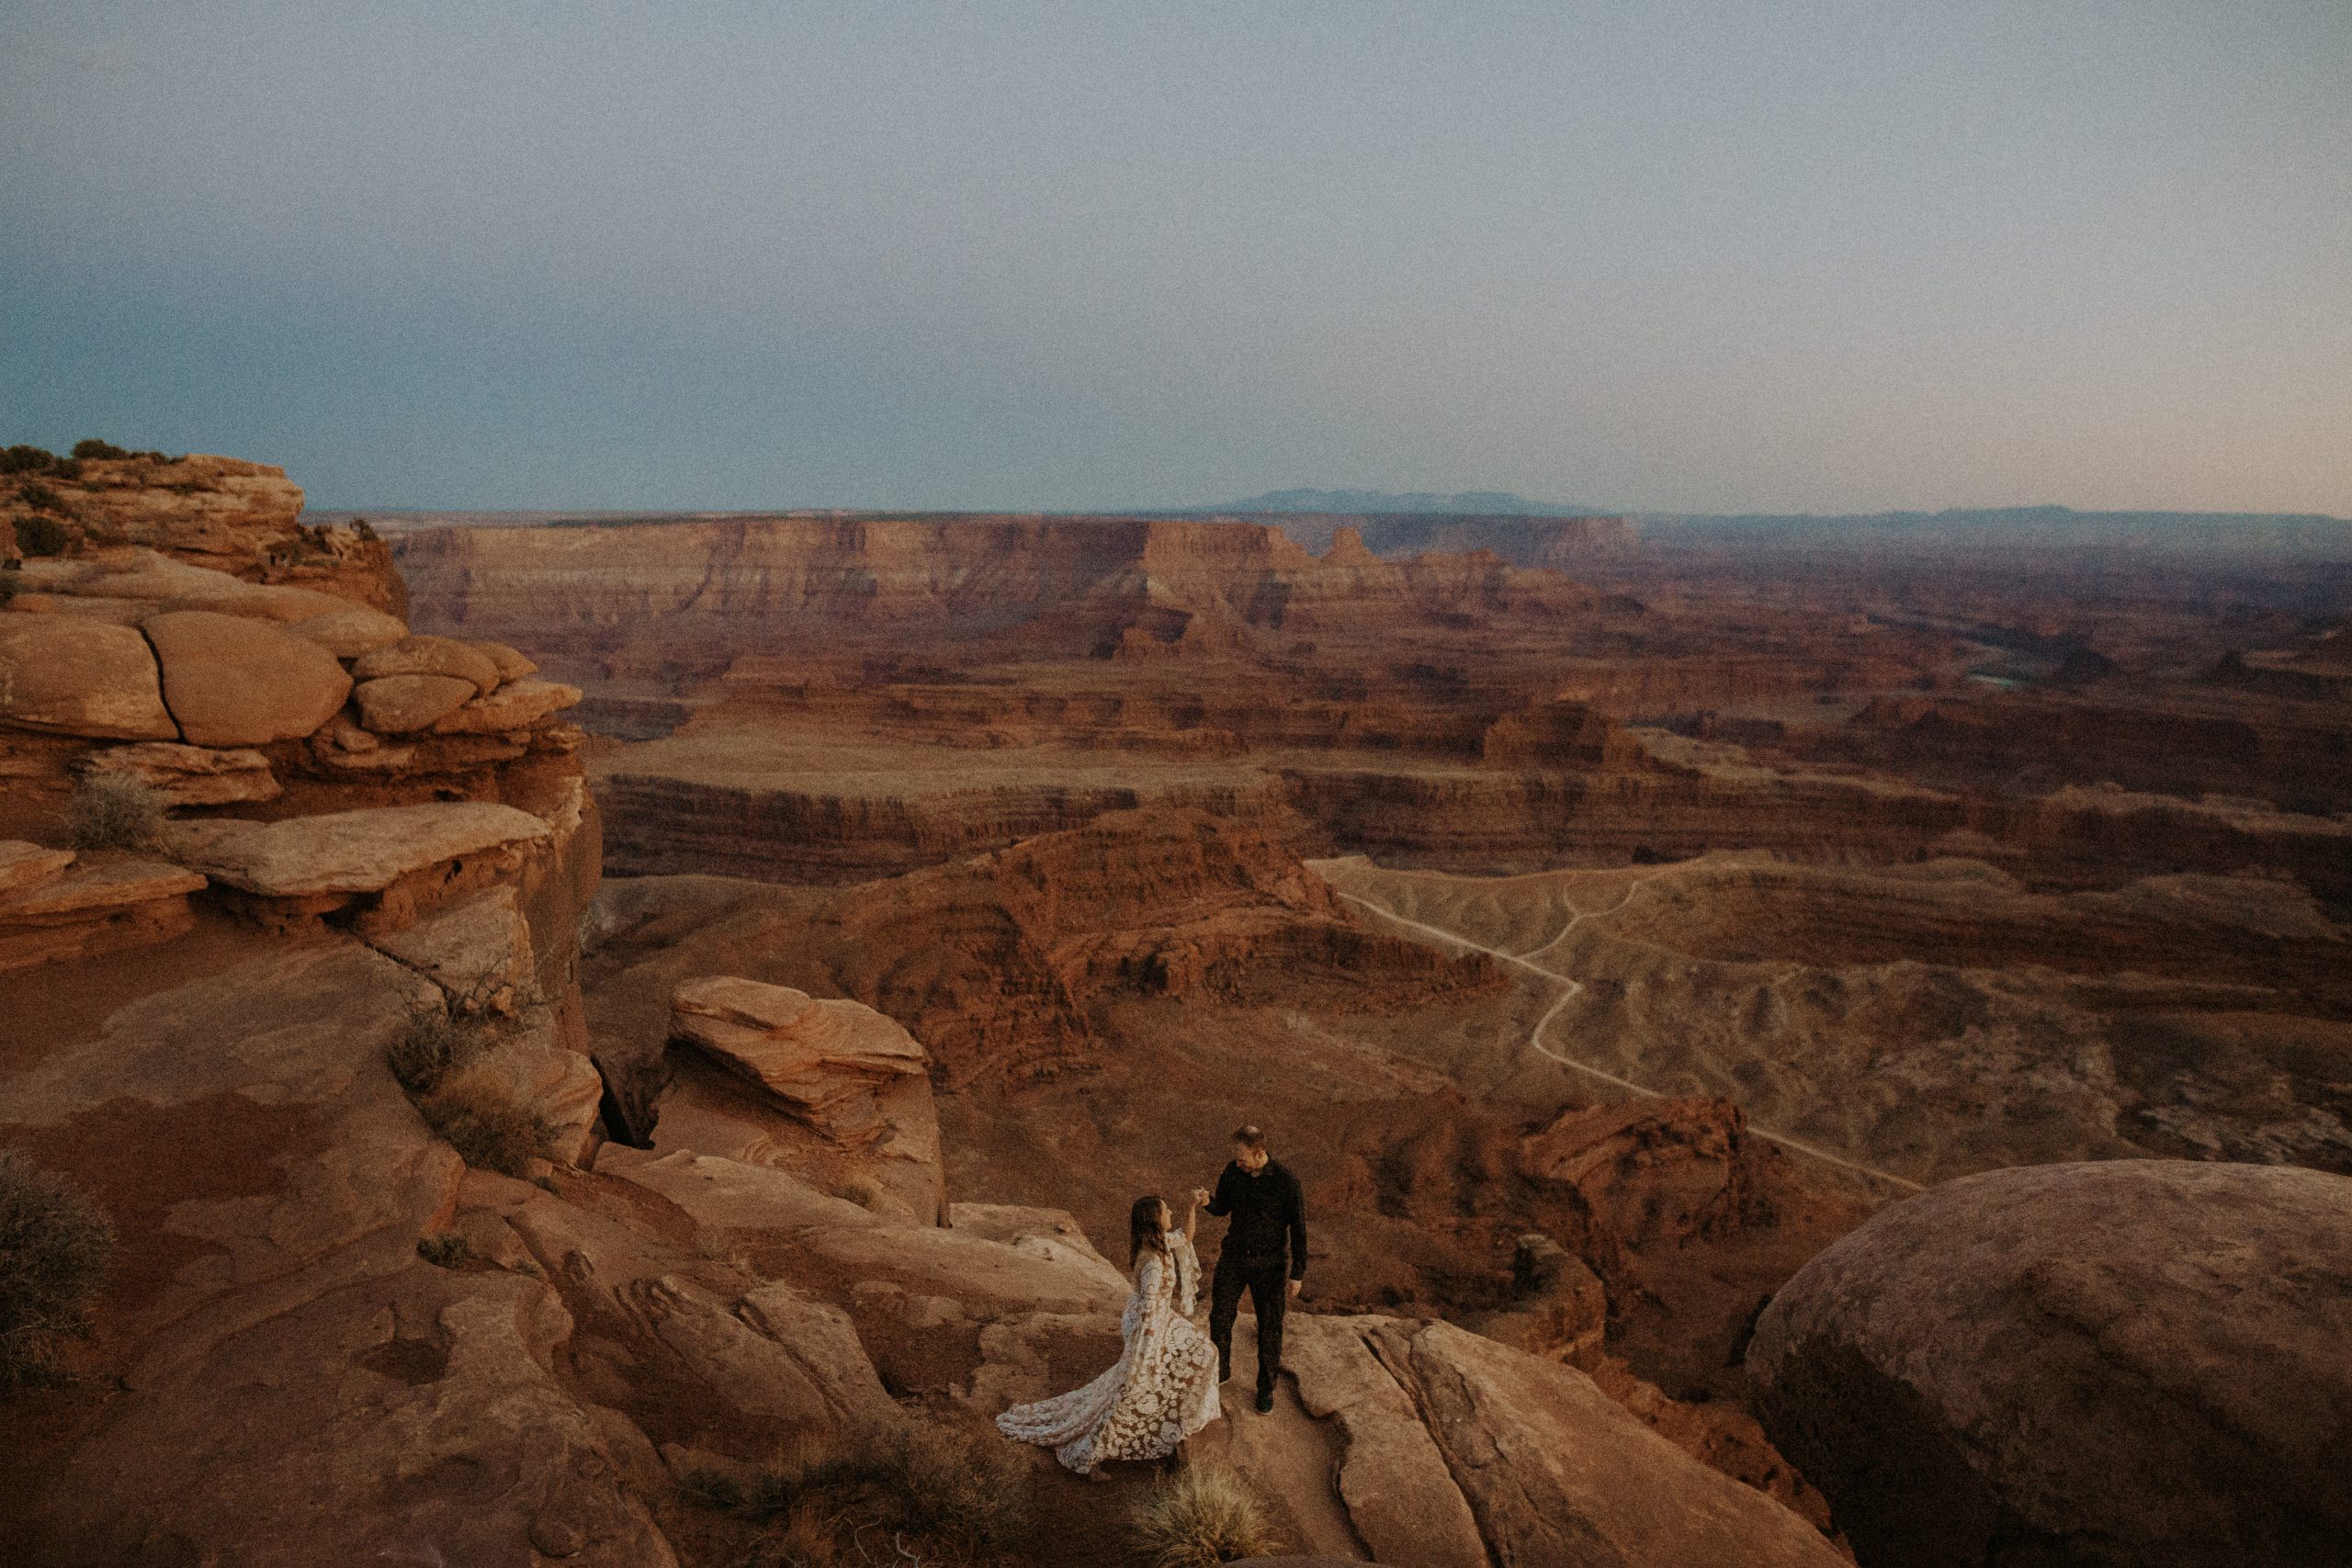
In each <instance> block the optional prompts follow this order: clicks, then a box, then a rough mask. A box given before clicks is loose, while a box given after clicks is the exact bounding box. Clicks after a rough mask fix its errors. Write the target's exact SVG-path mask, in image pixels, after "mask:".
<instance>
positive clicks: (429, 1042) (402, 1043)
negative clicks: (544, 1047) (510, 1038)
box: [384, 1007, 490, 1094]
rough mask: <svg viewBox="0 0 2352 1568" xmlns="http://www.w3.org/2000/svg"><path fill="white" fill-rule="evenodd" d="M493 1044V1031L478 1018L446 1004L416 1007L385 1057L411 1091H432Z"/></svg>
mask: <svg viewBox="0 0 2352 1568" xmlns="http://www.w3.org/2000/svg"><path fill="white" fill-rule="evenodd" d="M489 1047H490V1032H489V1031H488V1030H486V1029H484V1028H483V1027H482V1025H481V1022H480V1021H478V1020H475V1019H470V1018H461V1017H459V1016H458V1015H457V1014H456V1013H453V1012H450V1011H449V1010H447V1009H445V1008H437V1007H423V1008H415V1009H413V1010H411V1011H410V1013H409V1015H408V1021H407V1022H406V1023H405V1024H403V1025H402V1026H401V1032H400V1033H399V1035H398V1036H397V1037H395V1038H394V1039H393V1041H392V1043H391V1044H390V1046H388V1047H386V1049H385V1052H384V1057H385V1060H386V1061H387V1062H389V1063H390V1066H391V1069H392V1077H396V1078H398V1079H399V1080H400V1084H401V1088H402V1089H406V1090H408V1091H409V1092H410V1093H411V1094H430V1093H431V1092H432V1091H433V1090H434V1089H435V1088H437V1087H438V1086H439V1085H440V1082H441V1080H442V1079H443V1078H445V1077H448V1076H449V1074H451V1073H453V1072H455V1071H457V1070H458V1068H460V1067H463V1066H468V1065H469V1063H471V1062H472V1061H473V1060H474V1058H475V1057H477V1056H480V1055H481V1054H482V1053H483V1052H484V1051H485V1050H487V1049H489Z"/></svg>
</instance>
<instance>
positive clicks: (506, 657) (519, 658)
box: [466, 638, 539, 681]
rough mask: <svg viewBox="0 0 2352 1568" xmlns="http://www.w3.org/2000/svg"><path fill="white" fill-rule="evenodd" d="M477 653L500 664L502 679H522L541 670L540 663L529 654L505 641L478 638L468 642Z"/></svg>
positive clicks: (500, 677)
mask: <svg viewBox="0 0 2352 1568" xmlns="http://www.w3.org/2000/svg"><path fill="white" fill-rule="evenodd" d="M466 646H467V647H468V648H470V649H473V650H474V651H475V652H476V653H479V654H481V656H482V657H483V658H484V659H487V660H490V661H491V662H492V664H495V665H497V666H498V678H499V679H500V680H501V681H520V680H521V679H523V677H525V676H526V675H536V674H537V673H538V672H539V667H538V664H537V662H536V661H535V660H532V659H531V658H530V657H529V656H528V655H526V654H524V653H521V652H518V651H517V650H516V649H511V648H509V647H507V646H506V645H505V644H504V643H503V642H484V641H481V640H480V639H479V638H477V639H476V640H474V641H472V642H469V643H468V644H466Z"/></svg>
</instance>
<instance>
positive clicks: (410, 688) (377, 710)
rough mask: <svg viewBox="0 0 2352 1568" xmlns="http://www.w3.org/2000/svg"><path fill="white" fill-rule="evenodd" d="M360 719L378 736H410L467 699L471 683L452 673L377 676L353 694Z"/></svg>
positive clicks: (470, 697) (362, 684) (472, 691)
mask: <svg viewBox="0 0 2352 1568" xmlns="http://www.w3.org/2000/svg"><path fill="white" fill-rule="evenodd" d="M351 695H352V701H353V702H354V703H355V704H356V705H357V706H358V708H359V722H360V723H361V724H363V725H365V726H367V727H368V728H369V729H370V730H373V731H374V732H375V733H376V734H379V735H409V734H413V733H414V732H415V731H417V730H420V729H430V728H433V725H434V722H435V720H436V719H439V718H441V717H442V716H445V715H447V714H450V713H454V712H456V711H457V709H458V706H459V705H461V704H463V703H466V702H468V701H470V700H471V699H472V697H473V695H474V684H473V682H470V681H467V680H463V679H460V678H459V677H458V676H455V675H379V676H378V677H377V678H376V679H374V680H372V681H362V682H359V684H358V686H357V687H356V689H355V690H354V691H353V693H352V694H351Z"/></svg>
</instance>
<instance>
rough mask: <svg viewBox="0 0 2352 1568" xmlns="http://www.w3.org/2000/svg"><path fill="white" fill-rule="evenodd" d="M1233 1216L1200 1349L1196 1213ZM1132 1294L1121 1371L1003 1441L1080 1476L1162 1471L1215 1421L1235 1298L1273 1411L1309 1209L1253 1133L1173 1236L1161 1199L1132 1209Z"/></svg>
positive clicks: (1021, 1418)
mask: <svg viewBox="0 0 2352 1568" xmlns="http://www.w3.org/2000/svg"><path fill="white" fill-rule="evenodd" d="M1203 1207H1205V1208H1206V1209H1207V1210H1208V1212H1209V1213H1210V1214H1211V1215H1212V1216H1215V1217H1217V1218H1225V1217H1227V1216H1230V1218H1231V1224H1228V1225H1227V1228H1226V1233H1225V1245H1224V1246H1223V1247H1219V1248H1218V1249H1217V1259H1216V1277H1215V1284H1214V1286H1213V1288H1212V1290H1211V1292H1210V1296H1209V1331H1208V1336H1207V1337H1205V1338H1204V1337H1202V1334H1201V1331H1200V1330H1199V1329H1198V1328H1196V1327H1195V1326H1193V1308H1194V1307H1195V1306H1197V1305H1198V1304H1199V1300H1200V1289H1201V1264H1200V1259H1199V1258H1198V1257H1197V1256H1196V1255H1195V1254H1194V1253H1193V1225H1194V1224H1195V1221H1196V1219H1197V1214H1196V1211H1197V1210H1199V1209H1200V1208H1203ZM1127 1261H1128V1263H1129V1265H1130V1267H1131V1268H1132V1269H1133V1270H1134V1281H1135V1293H1134V1294H1133V1295H1131V1296H1129V1297H1128V1298H1127V1307H1126V1311H1125V1314H1122V1315H1121V1317H1120V1320H1119V1332H1120V1333H1121V1335H1122V1336H1123V1337H1125V1346H1124V1347H1123V1348H1122V1349H1121V1351H1120V1354H1119V1359H1118V1361H1117V1363H1116V1364H1115V1365H1114V1366H1113V1367H1112V1368H1111V1369H1110V1370H1109V1371H1105V1372H1104V1373H1103V1375H1102V1376H1100V1377H1098V1378H1096V1379H1095V1380H1094V1381H1093V1382H1090V1383H1088V1384H1087V1385H1086V1386H1085V1387H1083V1388H1079V1389H1073V1390H1071V1391H1070V1392H1069V1393H1064V1394H1059V1395H1057V1396H1056V1397H1054V1398H1052V1399H1046V1400H1040V1401H1039V1402H1038V1403H1036V1404H1017V1405H1015V1406H1013V1407H1012V1409H1010V1410H1008V1411H1006V1412H1005V1413H1004V1414H1003V1415H1001V1416H998V1417H997V1418H996V1424H997V1427H998V1429H999V1430H1000V1431H1001V1432H1003V1433H1004V1435H1005V1436H1006V1437H1008V1438H1017V1439H1019V1440H1020V1441H1022V1442H1024V1443H1035V1444H1036V1445H1037V1446H1038V1447H1040V1448H1049V1449H1051V1450H1054V1456H1055V1457H1056V1458H1057V1459H1058V1460H1060V1461H1062V1463H1064V1464H1065V1465H1068V1466H1069V1468H1070V1469H1072V1470H1074V1471H1076V1472H1078V1473H1080V1475H1092V1474H1093V1473H1094V1467H1095V1466H1096V1465H1098V1464H1100V1463H1102V1462H1103V1461H1104V1460H1106V1459H1129V1460H1148V1459H1163V1458H1165V1457H1166V1456H1168V1455H1169V1454H1171V1453H1174V1452H1175V1451H1176V1448H1177V1445H1178V1444H1180V1443H1182V1441H1183V1440H1184V1439H1185V1438H1189V1437H1191V1436H1192V1435H1193V1433H1195V1432H1197V1431H1199V1430H1200V1429H1201V1428H1202V1427H1205V1426H1207V1425H1208V1424H1209V1423H1210V1422H1212V1421H1214V1420H1216V1418H1217V1416H1219V1415H1220V1414H1222V1411H1221V1410H1220V1408H1219V1406H1218V1403H1217V1386H1218V1385H1219V1384H1220V1383H1223V1382H1226V1381H1227V1380H1228V1379H1229V1378H1231V1377H1232V1376H1233V1319H1234V1314H1236V1313H1237V1312H1238V1311H1239V1310H1240V1307H1241V1296H1242V1292H1245V1291H1246V1292H1249V1295H1250V1304H1251V1306H1252V1307H1253V1308H1254V1309H1255V1310H1256V1312H1257V1314H1258V1410H1259V1412H1260V1413H1261V1415H1262V1414H1264V1413H1265V1412H1267V1411H1271V1410H1272V1409H1273V1407H1274V1380H1275V1378H1276V1377H1277V1376H1278V1375H1280V1373H1281V1371H1282V1363H1283V1312H1284V1310H1285V1309H1286V1308H1287V1307H1288V1306H1289V1304H1290V1299H1291V1298H1292V1297H1293V1296H1295V1295H1297V1294H1298V1292H1299V1287H1300V1285H1301V1284H1302V1283H1303V1282H1304V1281H1305V1280H1306V1200H1305V1198H1304V1197H1303V1196H1302V1195H1301V1194H1300V1192H1299V1187H1298V1178H1297V1177H1295V1176H1293V1175H1292V1174H1291V1173H1290V1171H1289V1169H1288V1168H1286V1167H1284V1166H1283V1165H1282V1164H1281V1163H1280V1162H1278V1161H1276V1160H1275V1159H1274V1158H1273V1157H1272V1156H1271V1155H1269V1154H1268V1153H1267V1152H1266V1135H1265V1134H1263V1133H1261V1132H1260V1131H1259V1130H1258V1129H1257V1128H1255V1127H1244V1128H1242V1129H1241V1130H1240V1131H1238V1132H1237V1133H1235V1134H1233V1162H1232V1163H1231V1164H1230V1165H1227V1167H1226V1168H1225V1173H1224V1174H1223V1175H1222V1176H1220V1177H1218V1178H1217V1183H1216V1192H1214V1193H1211V1192H1210V1191H1209V1190H1207V1189H1205V1188H1194V1189H1193V1195H1192V1198H1191V1200H1190V1201H1188V1202H1187V1203H1186V1204H1185V1205H1184V1221H1183V1224H1182V1228H1181V1229H1180V1228H1179V1227H1178V1226H1177V1224H1176V1222H1175V1216H1174V1215H1173V1214H1172V1213H1170V1210H1169V1207H1168V1204H1167V1203H1166V1202H1164V1201H1161V1200H1160V1199H1159V1198H1158V1197H1144V1198H1138V1199H1136V1205H1135V1211H1134V1213H1133V1214H1132V1215H1131V1216H1130V1219H1129V1223H1128V1230H1127Z"/></svg>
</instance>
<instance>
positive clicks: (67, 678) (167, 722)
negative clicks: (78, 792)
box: [0, 615, 180, 740]
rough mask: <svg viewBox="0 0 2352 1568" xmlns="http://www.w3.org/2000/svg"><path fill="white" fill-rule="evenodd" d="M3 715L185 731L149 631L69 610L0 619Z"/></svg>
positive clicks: (111, 729)
mask: <svg viewBox="0 0 2352 1568" xmlns="http://www.w3.org/2000/svg"><path fill="white" fill-rule="evenodd" d="M0 719H5V720H6V722H7V723H9V724H14V725H21V726H23V727H24V728H28V729H46V730H54V731H58V732H61V733H63V734H67V735H87V736H94V737H106V738H110V739H128V740H176V739H179V734H180V732H179V727H178V726H177V725H175V724H174V723H173V722H172V716H171V713H170V711H169V710H168V709H166V708H165V707H164V694H163V687H162V684H161V682H160V680H159V678H158V676H157V674H156V670H155V655H154V652H153V649H150V648H149V647H148V646H147V639H146V638H145V637H141V636H140V635H139V633H138V632H136V631H135V630H133V629H131V628H130V627H129V626H109V625H107V624H106V623H105V622H102V621H85V620H78V619H74V618H72V617H67V616H49V615H10V616H7V617H6V618H5V619H0Z"/></svg>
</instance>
